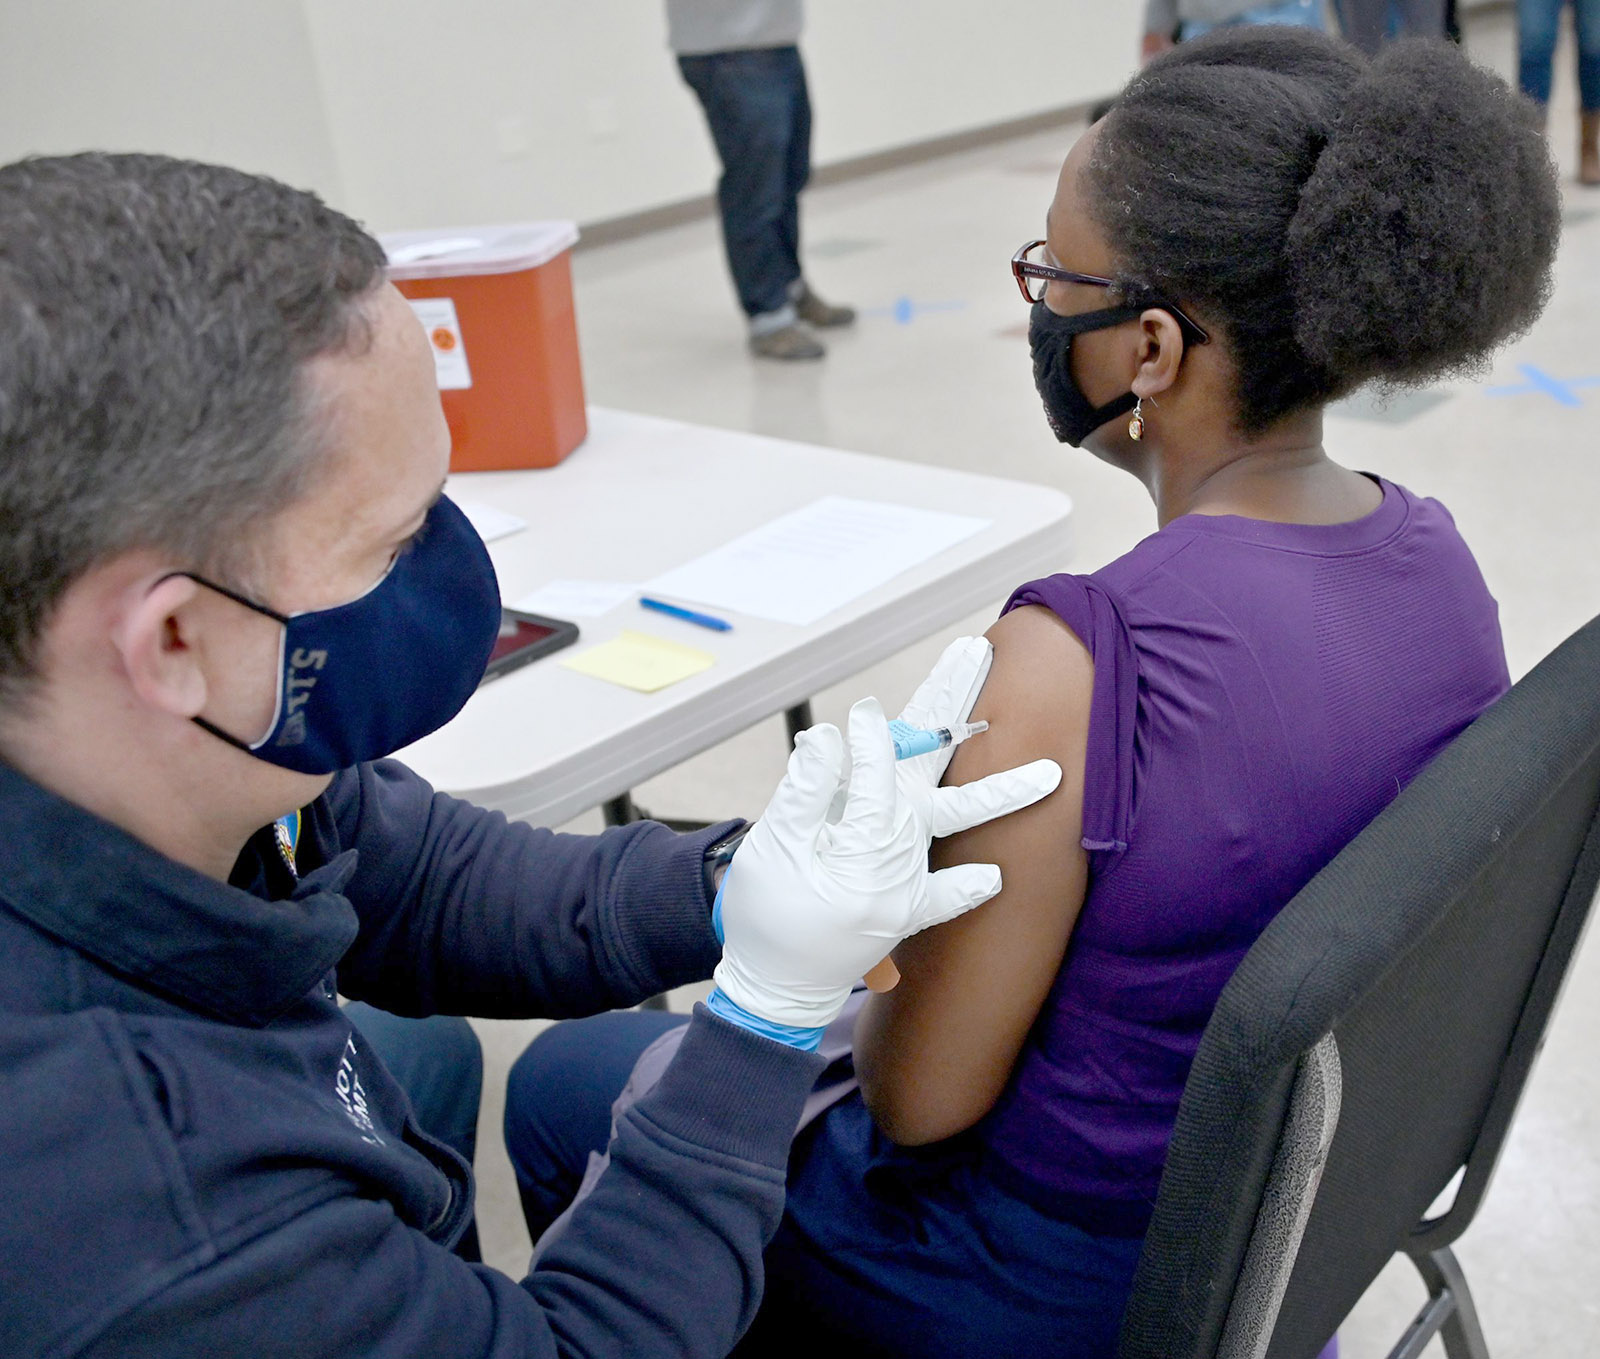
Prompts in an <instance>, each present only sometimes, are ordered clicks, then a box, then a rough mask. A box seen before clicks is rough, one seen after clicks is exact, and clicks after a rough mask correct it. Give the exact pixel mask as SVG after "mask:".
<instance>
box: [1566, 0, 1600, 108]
mask: <svg viewBox="0 0 1600 1359" xmlns="http://www.w3.org/2000/svg"><path fill="white" fill-rule="evenodd" d="M1572 14H1573V18H1574V20H1575V21H1576V23H1577V29H1578V95H1579V99H1580V101H1581V102H1582V104H1583V109H1584V112H1585V113H1597V112H1600V0H1572Z"/></svg>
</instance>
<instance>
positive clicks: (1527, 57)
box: [1517, 0, 1600, 113]
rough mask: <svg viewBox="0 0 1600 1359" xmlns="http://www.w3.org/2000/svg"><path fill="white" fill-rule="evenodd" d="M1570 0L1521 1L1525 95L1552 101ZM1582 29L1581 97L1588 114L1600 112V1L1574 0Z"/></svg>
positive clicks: (1519, 18) (1520, 39) (1520, 69)
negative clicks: (1552, 71) (1554, 72)
mask: <svg viewBox="0 0 1600 1359" xmlns="http://www.w3.org/2000/svg"><path fill="white" fill-rule="evenodd" d="M1565 7H1566V0H1517V57H1518V74H1519V77H1520V80H1521V84H1522V92H1523V94H1525V95H1527V96H1528V97H1529V98H1530V99H1535V100H1537V101H1538V102H1539V103H1541V104H1548V103H1549V102H1550V66H1551V63H1552V61H1554V59H1555V54H1556V35H1557V33H1558V32H1559V31H1560V29H1559V24H1560V19H1561V11H1562V10H1563V9H1564V8H1565ZM1572 15H1573V18H1574V20H1576V23H1577V29H1578V94H1579V97H1580V99H1581V101H1582V104H1583V107H1584V110H1585V112H1589V113H1593V112H1595V111H1596V110H1600V0H1572Z"/></svg>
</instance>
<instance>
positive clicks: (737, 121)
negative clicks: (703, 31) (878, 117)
mask: <svg viewBox="0 0 1600 1359" xmlns="http://www.w3.org/2000/svg"><path fill="white" fill-rule="evenodd" d="M678 68H679V70H681V71H682V72H683V78H684V79H685V80H686V81H688V83H689V87H690V88H691V89H692V90H693V91H694V92H695V94H696V95H697V96H698V97H699V100H700V104H701V107H702V108H704V109H705V112H706V122H707V123H708V124H710V127H711V140H712V141H713V142H715V143H716V147H717V156H718V158H719V159H720V160H721V161H722V179H721V181H720V182H719V183H718V185H717V205H718V207H719V208H720V209H721V212H722V242H723V245H724V246H725V247H726V249H727V252H728V268H729V270H730V271H731V272H732V274H733V286H734V289H735V290H736V291H737V292H738V294H739V305H740V306H742V307H743V308H744V311H745V315H746V316H764V315H768V314H770V313H772V312H779V311H782V310H783V309H784V308H785V307H787V306H788V305H789V304H790V303H791V302H792V301H793V298H792V296H791V293H790V285H792V284H794V283H795V282H797V281H798V280H799V278H800V190H801V189H803V188H805V185H806V181H807V180H808V179H809V178H810V177H811V100H810V97H809V95H808V94H807V93H806V73H805V67H804V66H802V65H801V62H800V49H799V48H797V47H765V48H758V49H756V50H753V51H747V52H710V53H707V54H705V55H703V56H695V57H679V58H678Z"/></svg>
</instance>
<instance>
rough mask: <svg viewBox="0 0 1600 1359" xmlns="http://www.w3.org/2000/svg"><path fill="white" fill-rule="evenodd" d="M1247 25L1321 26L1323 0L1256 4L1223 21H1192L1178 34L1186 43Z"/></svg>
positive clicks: (1294, 0) (1279, 1) (1277, 0)
mask: <svg viewBox="0 0 1600 1359" xmlns="http://www.w3.org/2000/svg"><path fill="white" fill-rule="evenodd" d="M1245 24H1286V25H1288V26H1290V27H1292V28H1316V29H1320V28H1322V26H1323V24H1322V0H1276V3H1274V4H1267V5H1257V6H1256V7H1255V8H1254V9H1247V10H1246V11H1245V12H1244V13H1243V14H1236V15H1234V17H1233V18H1231V19H1224V20H1223V21H1222V22H1221V23H1206V22H1204V21H1202V22H1198V23H1189V24H1185V25H1184V26H1183V31H1182V32H1181V33H1180V34H1179V35H1178V36H1179V37H1180V38H1182V39H1183V41H1184V42H1188V41H1189V39H1190V38H1198V37H1201V36H1203V35H1204V34H1207V33H1209V32H1211V30H1212V29H1214V28H1238V27H1241V26H1243V25H1245Z"/></svg>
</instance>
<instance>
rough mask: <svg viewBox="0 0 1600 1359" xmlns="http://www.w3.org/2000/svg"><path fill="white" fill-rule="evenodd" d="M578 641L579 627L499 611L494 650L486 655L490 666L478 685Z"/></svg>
mask: <svg viewBox="0 0 1600 1359" xmlns="http://www.w3.org/2000/svg"><path fill="white" fill-rule="evenodd" d="M577 640H578V625H577V624H576V623H568V622H566V621H565V620H564V619H560V618H544V617H541V616H540V615H539V614H536V613H518V612H517V611H516V610H515V609H502V610H501V611H500V635H499V637H497V638H496V639H495V643H494V650H493V651H491V652H490V653H489V664H488V667H487V668H486V669H485V670H484V672H483V679H482V680H480V681H479V683H480V684H487V683H488V682H489V681H490V680H492V679H496V678H498V677H499V676H501V675H504V674H508V673H509V672H510V671H512V670H516V669H518V668H519V667H521V666H524V665H526V664H527V663H528V662H529V661H536V660H538V659H539V657H541V656H548V655H549V654H550V653H551V652H552V651H560V650H561V648H562V647H567V646H571V645H572V644H573V643H574V642H576V641H577Z"/></svg>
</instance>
